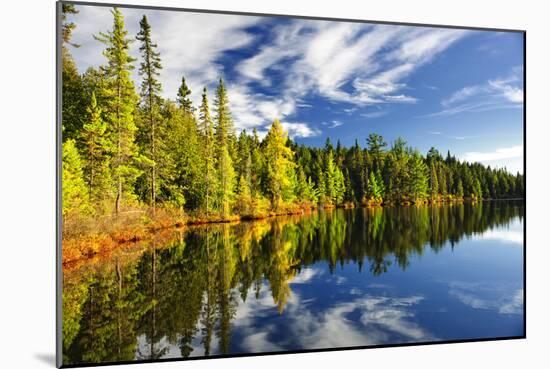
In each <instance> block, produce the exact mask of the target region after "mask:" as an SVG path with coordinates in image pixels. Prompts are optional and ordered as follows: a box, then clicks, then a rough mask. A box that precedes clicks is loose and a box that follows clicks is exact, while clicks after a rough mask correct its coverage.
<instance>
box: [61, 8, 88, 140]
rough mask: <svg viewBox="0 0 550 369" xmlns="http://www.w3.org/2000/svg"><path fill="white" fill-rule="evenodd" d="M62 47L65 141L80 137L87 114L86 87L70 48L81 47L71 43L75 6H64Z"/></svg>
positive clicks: (76, 11) (62, 113)
mask: <svg viewBox="0 0 550 369" xmlns="http://www.w3.org/2000/svg"><path fill="white" fill-rule="evenodd" d="M61 9H62V12H61V21H62V30H61V36H62V40H63V43H62V46H61V82H62V88H61V95H62V98H61V102H62V106H61V117H62V122H61V128H62V133H63V141H66V140H70V139H75V140H77V139H78V138H79V137H78V136H79V132H80V130H81V129H82V117H83V116H84V115H85V114H86V110H85V108H86V105H87V101H86V99H85V96H84V86H83V83H82V77H81V76H80V74H79V73H78V69H77V67H76V63H75V61H74V59H73V57H72V55H71V52H70V51H69V48H68V46H72V47H79V46H80V45H77V44H75V43H73V42H71V36H72V32H73V31H74V29H75V28H76V24H75V23H73V22H68V21H67V15H68V14H78V10H77V9H76V7H75V6H74V5H73V4H62V7H61Z"/></svg>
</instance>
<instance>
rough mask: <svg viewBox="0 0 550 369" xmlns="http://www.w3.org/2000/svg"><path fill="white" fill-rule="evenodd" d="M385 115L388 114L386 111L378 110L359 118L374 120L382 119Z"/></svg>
mask: <svg viewBox="0 0 550 369" xmlns="http://www.w3.org/2000/svg"><path fill="white" fill-rule="evenodd" d="M386 114H388V112H387V111H385V110H380V111H373V112H367V113H361V116H362V117H364V118H369V119H374V118H380V117H383V116H384V115H386Z"/></svg>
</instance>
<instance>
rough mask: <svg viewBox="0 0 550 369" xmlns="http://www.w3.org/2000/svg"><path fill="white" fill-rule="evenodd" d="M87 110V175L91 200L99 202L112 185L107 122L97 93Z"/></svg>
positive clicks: (85, 140)
mask: <svg viewBox="0 0 550 369" xmlns="http://www.w3.org/2000/svg"><path fill="white" fill-rule="evenodd" d="M87 112H88V117H89V118H88V121H87V123H85V124H84V126H83V127H82V139H83V141H84V148H85V155H84V158H85V161H84V162H85V165H84V168H85V176H86V181H87V183H88V186H89V194H90V198H91V200H92V201H94V202H99V201H101V200H102V199H103V198H104V197H105V194H106V192H107V193H108V189H109V186H110V185H111V183H110V173H109V162H110V156H109V153H110V150H111V148H110V147H109V140H108V137H107V124H106V123H105V122H104V121H103V119H102V118H101V108H100V107H99V106H98V105H97V100H96V97H95V93H92V98H91V102H90V105H89V106H88V108H87Z"/></svg>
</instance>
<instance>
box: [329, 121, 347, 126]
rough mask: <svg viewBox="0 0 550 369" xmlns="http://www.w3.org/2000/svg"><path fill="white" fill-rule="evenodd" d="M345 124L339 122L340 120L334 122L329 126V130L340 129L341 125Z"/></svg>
mask: <svg viewBox="0 0 550 369" xmlns="http://www.w3.org/2000/svg"><path fill="white" fill-rule="evenodd" d="M343 124H344V123H343V122H341V121H339V120H333V121H332V122H331V124H330V125H329V128H336V127H340V126H341V125H343Z"/></svg>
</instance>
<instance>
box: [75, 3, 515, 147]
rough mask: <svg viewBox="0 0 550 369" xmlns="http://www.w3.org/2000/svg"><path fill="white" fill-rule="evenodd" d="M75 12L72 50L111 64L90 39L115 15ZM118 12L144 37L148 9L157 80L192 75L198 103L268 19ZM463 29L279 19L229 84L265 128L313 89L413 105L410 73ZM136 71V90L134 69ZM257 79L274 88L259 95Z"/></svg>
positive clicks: (356, 101)
mask: <svg viewBox="0 0 550 369" xmlns="http://www.w3.org/2000/svg"><path fill="white" fill-rule="evenodd" d="M77 8H78V9H80V11H81V13H80V14H78V15H75V16H71V18H72V19H73V20H74V21H75V22H76V23H77V28H76V30H75V32H74V41H75V42H77V43H80V44H82V47H81V48H79V49H73V54H74V56H75V59H76V60H77V65H78V66H79V68H80V70H81V71H84V70H85V69H86V68H87V67H88V66H90V65H92V66H99V65H101V64H104V63H105V60H104V57H103V56H102V55H101V52H102V50H103V48H104V46H103V45H102V44H101V43H99V42H98V41H96V40H94V39H93V37H92V35H94V34H98V33H99V32H100V31H107V30H109V29H110V28H111V27H112V16H111V15H110V14H109V10H110V8H106V7H97V6H81V5H79V6H77ZM121 11H122V13H123V14H124V16H125V23H126V28H127V29H128V37H130V38H134V37H135V35H136V34H137V32H138V28H139V20H140V18H141V16H142V15H143V14H146V15H147V17H148V19H149V22H150V23H151V26H152V37H153V41H154V42H156V43H157V44H158V48H159V51H160V54H161V59H162V64H163V67H164V69H163V70H162V72H161V76H160V81H161V82H162V85H163V95H164V96H165V97H168V98H175V95H176V92H177V88H178V87H179V84H180V81H181V77H182V76H185V78H186V80H187V83H188V85H189V86H190V88H191V90H192V91H193V93H192V95H191V98H192V99H193V101H194V102H195V104H198V103H199V102H200V93H201V91H202V88H203V87H204V86H207V87H208V88H209V91H210V97H212V92H213V89H214V87H215V86H216V84H217V81H218V78H220V77H227V76H228V75H229V74H228V73H230V72H232V71H228V70H226V69H225V68H227V67H228V66H227V65H224V64H223V63H222V61H221V59H222V57H223V56H225V55H226V53H227V52H228V51H230V50H236V49H242V48H245V47H250V46H251V45H254V42H255V41H256V40H257V39H258V38H257V35H256V34H254V33H253V32H249V31H248V30H247V28H248V27H250V26H253V25H259V24H261V23H262V22H268V21H269V20H268V19H266V18H262V17H245V16H238V15H222V14H216V15H212V14H201V13H185V12H170V11H159V10H144V9H127V8H121ZM466 34H467V31H460V30H450V29H439V30H438V29H434V28H421V27H403V26H393V25H369V24H361V23H342V22H320V21H310V20H290V21H288V22H285V23H283V24H278V25H275V26H274V27H272V28H271V29H270V31H269V33H266V34H265V35H267V36H269V39H268V41H266V42H264V43H263V44H262V45H260V46H259V48H258V49H254V48H249V49H248V50H251V51H252V52H253V54H252V56H250V57H249V58H247V59H244V60H242V61H240V62H239V61H238V63H237V64H236V66H235V70H236V71H237V72H238V75H239V76H240V78H239V79H238V81H239V82H238V83H237V82H232V81H228V91H229V95H230V96H229V98H230V103H231V105H230V106H231V110H232V112H233V117H234V121H235V126H236V128H237V129H244V128H252V127H257V128H258V129H259V130H260V131H261V132H264V133H265V131H266V129H267V127H268V125H269V124H270V123H271V122H272V121H273V119H274V118H279V119H281V120H282V121H288V120H292V117H293V116H295V115H296V113H297V110H298V109H299V108H309V107H311V105H309V104H307V100H306V101H304V100H305V99H306V98H307V97H310V96H311V95H320V96H322V97H324V98H326V99H329V100H331V101H337V102H347V103H349V104H352V105H353V106H355V107H362V106H365V105H369V104H381V103H387V104H395V103H399V104H403V103H415V102H416V101H417V99H416V98H415V97H414V96H411V95H410V94H409V93H407V94H406V93H404V90H406V89H409V88H408V86H407V84H406V78H407V77H408V76H409V75H411V74H412V73H414V72H415V71H416V70H417V69H418V68H420V67H421V66H422V65H424V64H425V63H428V62H429V61H430V60H432V59H433V58H434V57H435V56H436V55H437V54H438V53H440V52H442V51H443V50H445V49H446V48H448V47H449V46H450V45H452V44H453V43H454V42H456V41H457V40H459V39H460V38H462V37H464V36H465V35H466ZM138 47H139V44H138V42H134V43H133V44H132V45H131V48H130V53H131V54H132V55H133V56H136V57H137V56H139V52H138ZM137 65H138V63H136V67H137ZM136 70H137V68H136ZM272 71H273V72H277V73H271V72H272ZM133 76H134V78H135V80H136V81H138V83H136V87H139V80H140V79H139V78H138V76H137V72H136V71H134V73H133ZM280 76H283V77H280ZM277 78H279V79H277ZM226 79H227V78H226ZM501 82H502V81H494V84H495V86H496V87H495V88H501V89H503V93H506V94H508V95H510V96H511V98H514V96H515V95H516V94H517V91H514V90H510V89H508V90H506V87H505V86H506V85H505V84H504V85H502V84H501ZM254 83H258V84H260V85H262V86H263V87H264V88H266V89H267V91H265V90H264V93H258V91H257V90H256V89H255V88H253V84H254ZM270 86H271V87H273V88H269V87H270ZM409 90H410V89H409ZM504 90H506V91H504ZM353 106H352V107H351V108H348V110H347V112H348V113H351V112H352V110H351V109H353V108H354V107H353ZM379 114H382V113H379ZM287 125H288V126H289V127H291V128H292V129H293V132H292V133H291V135H293V136H296V137H297V136H302V137H311V136H314V135H317V134H319V133H320V131H319V130H317V129H314V128H311V127H309V126H308V125H307V124H306V123H291V122H287Z"/></svg>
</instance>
